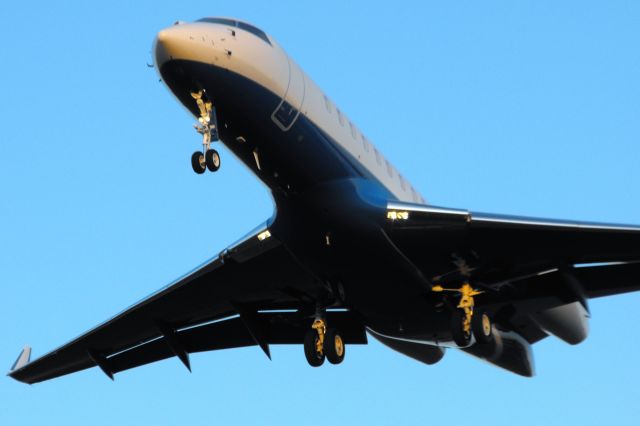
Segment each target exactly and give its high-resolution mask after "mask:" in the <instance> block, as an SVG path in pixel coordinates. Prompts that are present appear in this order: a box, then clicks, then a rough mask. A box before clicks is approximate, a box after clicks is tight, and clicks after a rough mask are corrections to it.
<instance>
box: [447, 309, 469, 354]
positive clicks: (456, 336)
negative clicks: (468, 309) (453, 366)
mask: <svg viewBox="0 0 640 426" xmlns="http://www.w3.org/2000/svg"><path fill="white" fill-rule="evenodd" d="M451 337H453V341H454V342H455V343H456V345H458V346H459V347H461V348H464V347H467V346H469V342H470V341H471V333H466V332H465V331H464V311H462V310H461V309H454V311H453V312H452V313H451Z"/></svg>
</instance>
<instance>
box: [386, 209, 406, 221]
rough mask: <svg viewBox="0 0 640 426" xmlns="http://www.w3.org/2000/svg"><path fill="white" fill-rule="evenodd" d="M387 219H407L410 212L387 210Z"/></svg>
mask: <svg viewBox="0 0 640 426" xmlns="http://www.w3.org/2000/svg"><path fill="white" fill-rule="evenodd" d="M387 219H390V220H407V219H409V212H406V211H396V210H391V211H388V212H387Z"/></svg>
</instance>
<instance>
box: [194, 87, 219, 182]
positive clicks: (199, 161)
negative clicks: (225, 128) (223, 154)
mask: <svg viewBox="0 0 640 426" xmlns="http://www.w3.org/2000/svg"><path fill="white" fill-rule="evenodd" d="M191 97H192V98H193V99H194V100H195V101H196V104H197V105H198V110H199V111H200V117H198V123H199V124H195V125H194V126H193V127H195V129H196V132H198V133H199V134H201V135H202V151H196V152H194V153H193V155H192V156H191V167H192V168H193V171H194V172H196V173H197V174H199V175H200V174H202V173H204V172H205V170H206V169H209V171H211V172H215V171H217V170H218V169H219V168H220V154H218V151H216V150H215V149H211V142H213V141H216V140H218V121H217V118H216V111H215V108H214V107H213V104H212V103H211V101H209V100H208V99H207V97H206V93H205V91H204V89H202V90H199V91H197V92H191Z"/></svg>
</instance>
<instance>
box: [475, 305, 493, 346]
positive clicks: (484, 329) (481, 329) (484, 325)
mask: <svg viewBox="0 0 640 426" xmlns="http://www.w3.org/2000/svg"><path fill="white" fill-rule="evenodd" d="M471 330H472V331H473V336H474V337H475V338H476V342H478V343H482V344H485V343H491V341H492V340H493V325H492V324H491V318H490V317H489V315H488V314H487V313H486V312H484V311H477V312H474V314H473V318H471Z"/></svg>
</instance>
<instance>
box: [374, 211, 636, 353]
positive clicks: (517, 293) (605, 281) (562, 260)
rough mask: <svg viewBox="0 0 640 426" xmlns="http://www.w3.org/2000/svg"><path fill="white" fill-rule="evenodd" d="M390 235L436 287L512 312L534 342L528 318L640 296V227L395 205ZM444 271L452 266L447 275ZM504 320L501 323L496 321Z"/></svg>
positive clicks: (534, 329) (534, 330) (536, 335)
mask: <svg viewBox="0 0 640 426" xmlns="http://www.w3.org/2000/svg"><path fill="white" fill-rule="evenodd" d="M387 219H388V220H387V228H386V229H385V232H386V233H387V235H388V237H389V239H390V241H391V242H392V243H393V244H395V245H396V246H397V247H398V249H399V250H400V251H402V253H404V254H405V255H406V256H407V257H408V258H409V259H410V260H411V261H412V262H413V263H414V264H415V265H416V266H417V267H418V268H419V269H420V270H421V271H422V272H423V274H424V276H425V277H427V278H428V279H429V280H431V282H433V283H434V284H442V285H444V286H445V287H446V285H447V284H459V283H461V282H463V281H466V280H469V281H471V282H473V285H474V286H477V287H480V288H482V289H484V290H485V294H483V295H482V296H480V297H478V300H477V303H479V304H484V305H487V306H495V307H496V308H497V307H503V308H504V307H508V309H502V311H503V312H505V311H510V312H509V315H508V316H509V317H510V321H516V322H517V321H519V322H520V323H519V324H518V327H516V329H521V334H522V335H523V336H524V337H525V338H527V340H528V341H529V342H535V341H537V340H539V339H541V338H543V337H545V336H546V334H545V333H544V332H541V331H540V330H539V329H538V328H537V327H535V326H532V324H531V323H530V322H529V321H527V320H526V316H527V315H528V314H529V313H534V312H539V311H542V310H544V309H550V308H553V307H556V306H560V305H562V304H566V303H572V302H575V301H581V302H582V303H583V304H584V306H585V307H586V306H587V304H586V299H588V298H593V297H600V296H607V295H613V294H618V293H625V292H630V291H637V290H640V263H639V262H640V226H632V225H615V224H602V223H587V222H571V221H561V220H549V219H536V218H527V217H516V216H504V215H495V214H486V213H473V212H469V211H466V210H457V209H448V208H440V207H433V206H424V205H418V204H412V203H402V202H390V203H388V207H387ZM442 265H448V266H446V267H443V266H442ZM497 319H499V318H497Z"/></svg>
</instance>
